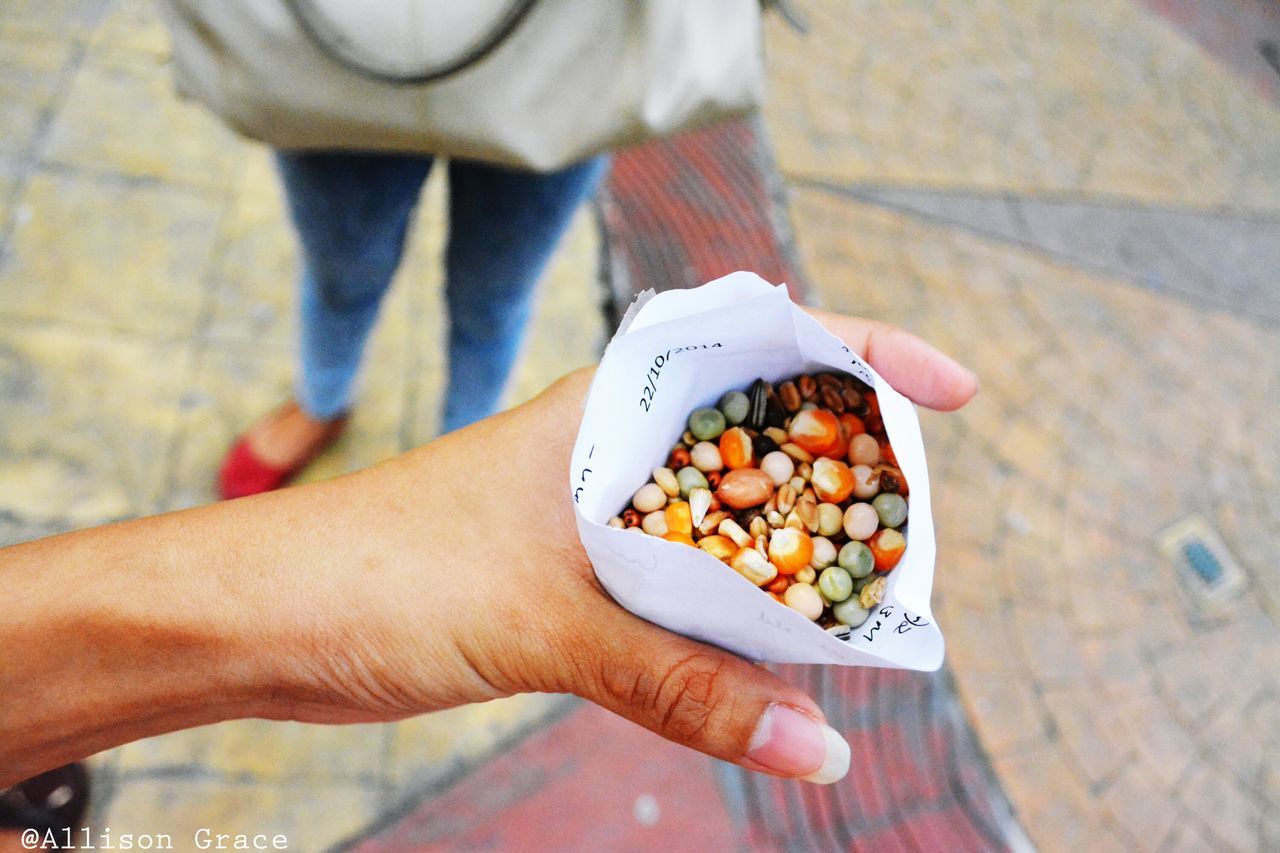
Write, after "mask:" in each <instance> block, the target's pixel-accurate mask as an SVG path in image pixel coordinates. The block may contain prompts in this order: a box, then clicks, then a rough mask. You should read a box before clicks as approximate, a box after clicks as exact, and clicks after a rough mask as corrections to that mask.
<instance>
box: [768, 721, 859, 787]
mask: <svg viewBox="0 0 1280 853" xmlns="http://www.w3.org/2000/svg"><path fill="white" fill-rule="evenodd" d="M747 758H750V759H751V760H752V761H754V762H756V763H757V764H760V765H761V766H764V767H767V768H769V769H770V770H773V771H775V772H777V773H783V774H786V775H788V776H799V777H800V778H801V779H804V780H805V781H806V782H817V783H818V784H820V785H830V784H831V783H832V782H839V781H840V780H841V779H843V778H844V777H845V774H846V773H848V772H849V744H848V742H847V741H845V739H844V738H842V737H840V733H839V732H837V731H836V730H835V729H833V728H831V726H828V725H824V724H823V723H820V722H818V721H817V720H815V719H813V718H812V717H810V716H809V715H807V714H804V713H802V712H801V711H798V710H796V709H795V708H792V707H791V706H790V705H782V704H779V703H776V702H775V703H774V704H772V705H770V706H769V707H768V708H766V709H765V711H764V713H763V714H761V715H760V722H758V723H756V730H755V733H754V734H752V735H751V745H750V746H749V747H748V748H747Z"/></svg>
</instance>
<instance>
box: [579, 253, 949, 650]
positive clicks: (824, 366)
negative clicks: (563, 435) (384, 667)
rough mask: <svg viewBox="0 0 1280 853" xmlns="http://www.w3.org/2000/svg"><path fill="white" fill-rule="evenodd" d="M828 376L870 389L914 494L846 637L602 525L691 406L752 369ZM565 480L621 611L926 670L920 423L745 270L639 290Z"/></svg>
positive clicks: (925, 479) (663, 547) (779, 646)
mask: <svg viewBox="0 0 1280 853" xmlns="http://www.w3.org/2000/svg"><path fill="white" fill-rule="evenodd" d="M823 370H839V371H845V372H848V373H852V374H853V375H855V376H858V377H859V378H861V379H862V380H863V381H865V382H866V383H867V384H868V385H871V386H872V387H874V388H875V390H876V394H877V396H878V398H879V401H880V414H881V416H882V418H883V419H884V424H885V429H886V431H887V432H888V435H889V441H890V443H891V444H892V445H893V449H894V453H895V454H896V456H897V459H898V463H899V467H900V468H901V469H902V472H903V475H904V476H905V477H906V480H907V483H908V484H909V485H910V487H911V497H910V505H911V509H910V518H909V523H908V525H907V529H906V537H907V550H906V552H905V554H904V555H903V558H902V562H900V563H899V564H898V566H897V567H896V568H895V569H894V570H893V571H892V572H890V573H889V575H888V580H889V583H888V590H887V593H886V595H885V600H884V603H883V604H882V605H881V606H880V607H879V608H878V609H877V610H876V612H874V613H873V614H872V615H871V618H870V619H868V620H867V622H866V623H865V624H864V625H862V626H861V627H859V628H856V629H854V631H853V635H852V637H851V638H850V639H849V640H847V641H846V640H840V639H837V638H836V637H834V636H832V635H830V634H828V633H827V632H826V631H824V630H823V629H822V628H820V627H818V626H817V625H816V624H814V623H813V622H810V621H809V620H808V619H806V618H805V617H804V616H802V615H800V614H799V613H797V612H795V611H794V610H791V609H790V608H788V607H786V606H784V605H782V604H779V603H778V602H776V601H775V600H773V598H772V597H770V596H769V595H766V594H765V593H764V592H762V591H761V590H760V589H759V588H757V587H756V586H754V585H753V584H752V583H751V582H749V581H748V580H746V579H745V578H743V577H742V576H741V575H739V574H738V573H737V572H735V571H734V570H733V569H731V568H729V567H728V566H727V565H725V564H724V563H722V562H720V561H719V560H717V559H715V558H714V557H712V556H711V555H709V554H707V553H705V552H703V551H701V550H699V549H695V548H690V547H689V546H687V545H681V544H678V543H674V542H667V541H664V540H662V539H659V538H657V537H653V536H647V535H643V534H640V533H637V532H634V531H628V530H617V529H614V528H611V527H607V526H606V522H607V521H608V520H609V518H611V517H612V516H614V515H617V514H619V513H620V512H621V510H622V509H623V508H624V507H625V506H626V505H627V502H628V501H629V500H630V499H631V496H632V495H633V494H634V493H635V491H636V489H638V488H639V487H640V486H642V485H644V484H645V483H646V482H648V480H649V479H650V477H651V475H652V473H653V469H654V468H655V467H658V466H660V465H663V464H664V463H665V461H666V458H667V455H668V453H669V452H670V450H671V446H672V445H673V444H674V443H675V442H676V441H677V440H678V439H679V437H680V435H681V434H682V433H683V432H684V430H685V429H686V419H687V418H688V416H689V413H690V412H691V411H693V410H694V409H695V408H698V407H699V406H713V405H715V403H716V401H718V400H719V399H720V397H721V395H723V394H724V393H725V392H726V391H729V390H733V389H739V390H745V389H746V388H747V387H748V386H749V385H750V384H751V383H752V382H753V381H754V380H755V379H756V378H757V377H764V378H765V379H766V380H769V381H770V382H778V381H781V380H783V379H786V378H788V377H791V376H794V375H796V374H799V373H806V372H815V371H823ZM570 488H571V489H572V493H573V500H574V503H575V507H576V510H577V517H578V531H579V534H580V536H581V537H582V544H583V545H584V546H585V548H586V550H587V555H588V556H589V557H590V559H591V562H592V565H594V566H595V571H596V576H597V577H599V578H600V582H601V583H602V584H603V585H604V587H605V589H607V590H608V591H609V593H610V594H611V595H612V596H613V597H614V599H616V600H617V601H618V603H619V604H621V605H622V606H623V607H625V608H626V609H627V610H629V611H631V612H632V613H634V614H636V615H637V616H640V617H643V618H644V619H647V620H649V621H650V622H653V623H655V624H658V625H661V626H662V627H664V628H667V629H669V630H672V631H675V632H677V633H680V634H684V635H686V636H689V637H693V638H695V639H698V640H702V641H704V642H707V643H711V644H713V645H716V646H720V647H722V648H725V649H729V650H730V651H733V652H736V653H737V654H740V655H742V656H743V657H746V658H749V659H751V660H758V661H770V662H775V663H838V664H845V665H849V666H859V665H861V666H880V667H893V668H901V669H916V670H928V671H931V670H935V669H937V668H938V667H939V666H941V664H942V657H943V640H942V633H941V632H940V631H939V630H938V627H937V625H936V624H934V621H933V616H932V614H931V612H930V608H929V595H930V592H931V590H932V587H933V563H934V556H935V551H936V547H935V543H934V533H933V518H932V515H931V511H930V504H929V475H928V470H927V468H926V466H925V458H924V444H923V442H922V440H921V437H920V423H919V421H918V420H917V418H916V412H915V407H914V406H913V405H912V403H911V402H910V401H908V400H907V399H906V398H905V397H903V396H902V395H901V394H899V393H898V392H897V391H895V390H893V389H892V388H890V387H889V384H888V383H887V382H885V381H884V380H883V379H881V378H880V377H879V376H878V375H876V373H875V371H873V370H872V369H871V368H870V367H869V366H868V365H867V364H866V363H865V362H863V361H862V359H860V358H858V357H857V356H855V355H853V354H852V353H851V352H850V351H849V349H848V348H847V347H845V346H844V344H843V343H842V342H841V341H840V340H839V339H838V338H836V337H835V336H834V335H832V334H831V333H830V332H828V331H827V330H826V329H824V328H823V327H822V325H821V324H820V323H818V321H816V320H814V319H813V318H812V317H810V316H809V315H808V314H807V313H805V312H804V311H803V310H801V309H800V308H799V307H798V306H797V305H795V304H794V303H793V302H791V300H790V299H789V298H788V296H787V292H786V289H785V288H784V287H781V286H778V287H775V286H773V285H770V284H769V283H768V282H766V281H764V280H763V279H761V278H760V277H759V276H757V275H755V274H754V273H749V272H736V273H733V274H731V275H727V276H725V277H724V278H721V279H717V280H715V281H713V282H710V283H708V284H705V285H703V286H702V287H699V288H696V289H694V290H673V291H668V292H666V293H661V294H657V295H654V294H653V293H652V292H646V293H644V294H642V295H641V296H640V297H639V299H638V300H637V302H636V304H635V305H633V306H632V309H631V310H630V311H629V312H628V313H627V316H626V317H625V318H624V319H623V323H622V326H621V328H620V329H619V331H618V333H617V334H616V335H615V336H614V338H613V340H612V341H611V342H610V343H609V347H608V348H607V349H606V350H605V354H604V358H603V359H602V360H601V362H600V367H599V369H598V370H597V371H596V375H595V379H594V381H593V382H592V384H591V390H590V393H589V394H588V396H587V402H586V409H585V412H584V414H583V418H582V426H581V427H580V429H579V431H578V440H577V443H576V444H575V445H574V451H573V465H572V468H571V470H570Z"/></svg>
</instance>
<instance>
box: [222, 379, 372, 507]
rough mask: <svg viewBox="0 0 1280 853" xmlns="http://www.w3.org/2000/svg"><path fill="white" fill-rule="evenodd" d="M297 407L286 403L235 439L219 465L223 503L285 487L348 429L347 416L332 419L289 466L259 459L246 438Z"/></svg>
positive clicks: (291, 403) (294, 404)
mask: <svg viewBox="0 0 1280 853" xmlns="http://www.w3.org/2000/svg"><path fill="white" fill-rule="evenodd" d="M297 405H298V404H297V403H293V402H290V403H286V404H285V405H284V406H282V407H281V408H279V409H277V410H276V411H274V412H272V413H271V414H270V415H268V416H267V417H266V418H264V419H263V420H262V421H259V422H258V423H257V424H255V425H254V426H253V427H251V428H250V429H249V431H248V432H246V433H245V434H244V435H242V436H240V438H238V439H236V443H235V444H234V445H232V447H231V450H230V452H228V453H227V457H226V459H224V460H223V461H222V469H221V470H220V471H219V472H218V493H219V494H220V495H221V496H222V499H223V500H231V499H232V498H243V497H248V496H249V495H260V494H262V493H263V492H270V491H273V490H274V489H278V488H280V487H281V486H284V485H286V484H287V483H288V482H289V481H290V480H292V479H293V478H294V477H296V476H297V475H298V474H299V473H301V472H302V469H304V468H306V467H307V465H309V464H311V462H312V461H313V460H314V459H315V458H316V457H317V456H319V455H320V454H321V453H323V452H324V451H325V449H327V448H328V447H329V445H331V444H333V443H334V442H335V441H337V439H338V436H340V435H342V432H343V430H344V429H346V426H347V416H346V415H342V416H341V417H338V418H335V419H334V420H332V421H330V422H329V423H328V424H326V425H325V428H324V432H323V433H322V434H321V436H320V438H319V439H317V440H316V441H315V442H314V443H313V444H312V445H311V446H310V447H309V448H307V451H306V452H305V453H303V454H302V456H300V457H299V458H298V459H297V460H296V461H294V462H293V463H291V464H289V465H285V466H283V467H279V466H276V465H272V464H271V463H269V462H267V461H265V460H263V459H261V458H259V457H258V455H257V454H256V453H254V452H253V448H252V447H251V446H250V444H249V437H250V436H251V435H252V434H253V433H254V432H255V431H257V430H258V429H262V428H263V427H264V426H266V425H267V424H269V423H270V422H271V421H274V420H276V419H279V418H281V417H283V416H285V415H286V414H288V413H289V410H290V408H294V409H296V408H297Z"/></svg>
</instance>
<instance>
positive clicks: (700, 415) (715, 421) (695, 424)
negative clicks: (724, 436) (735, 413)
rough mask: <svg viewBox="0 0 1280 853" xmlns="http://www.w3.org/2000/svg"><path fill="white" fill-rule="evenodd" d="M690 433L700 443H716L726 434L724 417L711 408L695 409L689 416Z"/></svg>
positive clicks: (717, 410) (718, 411)
mask: <svg viewBox="0 0 1280 853" xmlns="http://www.w3.org/2000/svg"><path fill="white" fill-rule="evenodd" d="M689 432H691V433H693V437H694V438H696V439H698V441H714V440H715V439H717V438H719V437H720V433H722V432H724V415H723V414H721V413H720V410H719V409H715V408H712V407H711V406H704V407H703V408H701V409H694V410H693V414H691V415H689Z"/></svg>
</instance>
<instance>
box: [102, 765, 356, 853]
mask: <svg viewBox="0 0 1280 853" xmlns="http://www.w3.org/2000/svg"><path fill="white" fill-rule="evenodd" d="M377 807H378V803H377V790H376V789H375V788H372V787H371V786H369V785H366V784H359V783H346V784H338V783H334V784H327V785H320V784H312V785H306V786H290V785H260V784H247V783H242V782H230V783H229V782H226V781H222V780H212V779H200V778H164V777H161V778H155V779H149V778H145V777H141V778H130V777H126V778H125V780H124V781H123V782H121V783H120V784H119V786H118V788H117V790H116V792H115V796H114V797H113V798H112V800H111V803H110V806H109V808H108V809H107V813H106V818H105V819H104V822H103V825H104V826H106V825H110V826H111V829H112V833H113V835H115V836H116V837H117V838H119V837H120V836H121V835H123V834H125V833H133V834H135V835H144V834H146V835H153V834H156V833H167V834H169V835H171V836H172V839H171V841H172V845H173V847H172V849H174V850H195V849H198V848H197V844H198V843H199V842H198V841H197V839H196V832H197V831H198V830H200V829H202V828H203V829H208V830H211V831H212V832H214V833H225V834H228V835H232V836H234V835H238V834H245V835H249V836H251V837H252V836H254V835H258V834H264V835H266V836H267V840H268V843H269V842H270V839H271V837H272V836H273V835H275V834H276V833H280V834H283V835H284V836H285V837H286V838H287V839H288V849H290V850H324V849H328V848H330V847H332V846H334V845H335V844H337V843H338V842H340V841H342V840H344V839H345V838H348V837H349V836H351V835H353V834H354V833H356V832H358V831H359V830H360V829H361V828H363V827H364V826H365V825H367V824H368V823H369V821H371V820H372V819H373V818H374V817H375V816H376V809H377ZM228 843H229V844H230V843H232V842H228Z"/></svg>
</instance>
